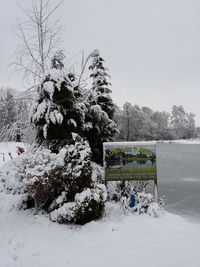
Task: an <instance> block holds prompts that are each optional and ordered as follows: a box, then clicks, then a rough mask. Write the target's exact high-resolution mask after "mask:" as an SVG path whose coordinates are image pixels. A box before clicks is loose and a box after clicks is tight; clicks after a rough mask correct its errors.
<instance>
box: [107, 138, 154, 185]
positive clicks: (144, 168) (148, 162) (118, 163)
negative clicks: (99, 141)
mask: <svg viewBox="0 0 200 267" xmlns="http://www.w3.org/2000/svg"><path fill="white" fill-rule="evenodd" d="M103 150H104V168H105V180H106V181H125V180H126V181H128V180H137V181H138V180H154V181H156V180H157V171H156V144H155V143H144V142H114V143H111V142H109V143H104V144H103Z"/></svg>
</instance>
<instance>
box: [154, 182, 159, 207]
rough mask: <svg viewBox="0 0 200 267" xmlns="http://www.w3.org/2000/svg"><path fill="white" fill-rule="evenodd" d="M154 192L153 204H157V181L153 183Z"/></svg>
mask: <svg viewBox="0 0 200 267" xmlns="http://www.w3.org/2000/svg"><path fill="white" fill-rule="evenodd" d="M154 192H155V202H156V203H158V182H157V179H156V180H155V181H154Z"/></svg>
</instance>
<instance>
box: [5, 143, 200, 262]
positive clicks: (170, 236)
mask: <svg viewBox="0 0 200 267" xmlns="http://www.w3.org/2000/svg"><path fill="white" fill-rule="evenodd" d="M180 143H181V142H180ZM16 145H19V143H18V144H16V143H9V144H5V143H4V144H1V143H0V152H5V153H7V154H8V152H11V153H12V154H13V155H15V156H16V154H14V153H16ZM20 146H21V144H20ZM8 159H9V156H8V157H7V156H6V160H8ZM2 163H3V162H2V161H0V165H1V164H2ZM199 163H200V145H199V143H195V144H194V142H193V143H192V144H191V145H188V144H187V145H183V144H167V145H166V144H159V145H158V175H159V194H160V195H165V197H166V208H167V210H169V211H171V212H173V213H176V214H181V215H183V216H185V217H186V218H187V219H188V218H189V220H185V219H184V218H182V217H180V216H177V215H174V214H171V213H168V212H166V213H165V214H163V215H162V216H161V217H160V218H152V217H149V216H148V215H140V216H139V215H136V214H127V215H124V214H123V212H122V210H121V209H120V208H119V206H118V205H116V204H111V203H108V204H107V206H106V213H107V216H106V217H104V218H103V220H101V221H98V222H91V223H88V224H86V225H85V226H71V225H59V224H57V223H52V222H51V221H50V220H49V218H48V216H46V215H42V214H39V215H34V214H33V211H30V210H26V211H23V210H17V209H16V205H17V201H16V199H17V198H18V197H17V196H15V197H13V196H11V195H6V194H5V193H0V267H27V266H28V267H32V266H33V267H35V266H37V267H44V266H48V267H51V266H52V267H57V266H58V267H66V266H74V267H78V266H81V267H86V266H87V267H90V266H91V267H93V266H95V267H102V266H104V267H107V266H108V267H112V266H115V267H118V266H120V267H121V266H125V265H126V266H137V267H140V266H141V267H146V266H148V267H151V266H152V267H160V266H162V267H165V266H166V267H169V266H170V267H177V266H181V267H188V266H191V267H200V254H199V249H200V217H198V215H199V214H200V210H199V207H200V194H199V192H200V173H199Z"/></svg>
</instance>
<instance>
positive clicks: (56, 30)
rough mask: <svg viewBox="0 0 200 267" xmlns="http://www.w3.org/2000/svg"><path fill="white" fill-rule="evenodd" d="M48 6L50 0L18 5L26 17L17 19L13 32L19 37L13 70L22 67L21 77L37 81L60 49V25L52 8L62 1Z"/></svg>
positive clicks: (54, 9)
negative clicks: (23, 19) (24, 5)
mask: <svg viewBox="0 0 200 267" xmlns="http://www.w3.org/2000/svg"><path fill="white" fill-rule="evenodd" d="M61 3H62V2H59V3H58V4H57V5H55V6H53V7H51V5H50V0H32V7H31V9H24V8H23V7H22V6H21V5H19V4H18V6H19V8H20V9H21V10H22V12H23V13H24V14H25V15H26V18H27V20H26V21H24V22H18V23H17V26H16V27H15V29H14V33H15V34H16V36H17V37H18V38H19V40H20V45H19V46H18V47H17V50H16V62H14V63H13V64H14V65H15V71H21V72H22V73H23V78H24V79H28V80H30V78H33V79H34V81H37V80H38V79H39V78H40V77H41V76H42V75H43V74H44V72H45V70H46V69H47V68H48V63H49V61H50V59H51V58H52V56H53V54H54V53H55V51H56V50H59V49H60V47H59V45H60V42H61V33H62V32H63V27H61V26H60V24H59V22H60V21H59V20H54V19H53V16H54V13H55V11H56V10H57V9H58V7H59V6H60V5H61Z"/></svg>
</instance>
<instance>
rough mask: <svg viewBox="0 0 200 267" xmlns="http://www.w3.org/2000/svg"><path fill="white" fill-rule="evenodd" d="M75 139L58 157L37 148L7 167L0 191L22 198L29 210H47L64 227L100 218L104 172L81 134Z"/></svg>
mask: <svg viewBox="0 0 200 267" xmlns="http://www.w3.org/2000/svg"><path fill="white" fill-rule="evenodd" d="M72 139H73V142H72V143H71V144H69V145H66V146H64V147H63V148H62V149H61V150H60V152H59V153H57V154H56V153H52V152H51V151H50V150H48V149H45V148H42V147H35V148H31V149H30V150H29V151H28V152H26V153H23V154H22V155H21V156H20V157H18V158H16V159H14V160H13V161H10V162H8V163H7V164H5V165H4V167H3V168H2V170H1V173H0V190H1V191H7V192H9V193H13V194H21V195H22V196H24V197H23V198H22V200H23V202H24V203H23V204H26V207H28V208H29V207H35V208H36V209H37V210H38V209H44V210H45V211H47V212H48V213H50V218H51V219H52V220H53V221H58V222H60V223H64V222H65V223H66V222H73V223H79V224H84V223H86V222H89V221H91V220H95V219H98V218H100V217H101V216H102V215H103V213H104V202H105V201H106V199H107V191H106V188H105V185H104V184H103V183H102V177H103V175H102V170H101V168H100V166H98V165H97V164H95V163H94V162H92V161H91V149H90V146H89V144H88V143H87V142H86V141H84V140H83V139H82V138H81V137H80V136H78V135H77V134H73V138H72ZM66 207H68V208H66ZM72 207H73V212H72V213H71V212H70V213H69V211H71V209H72ZM70 214H71V215H70Z"/></svg>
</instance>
